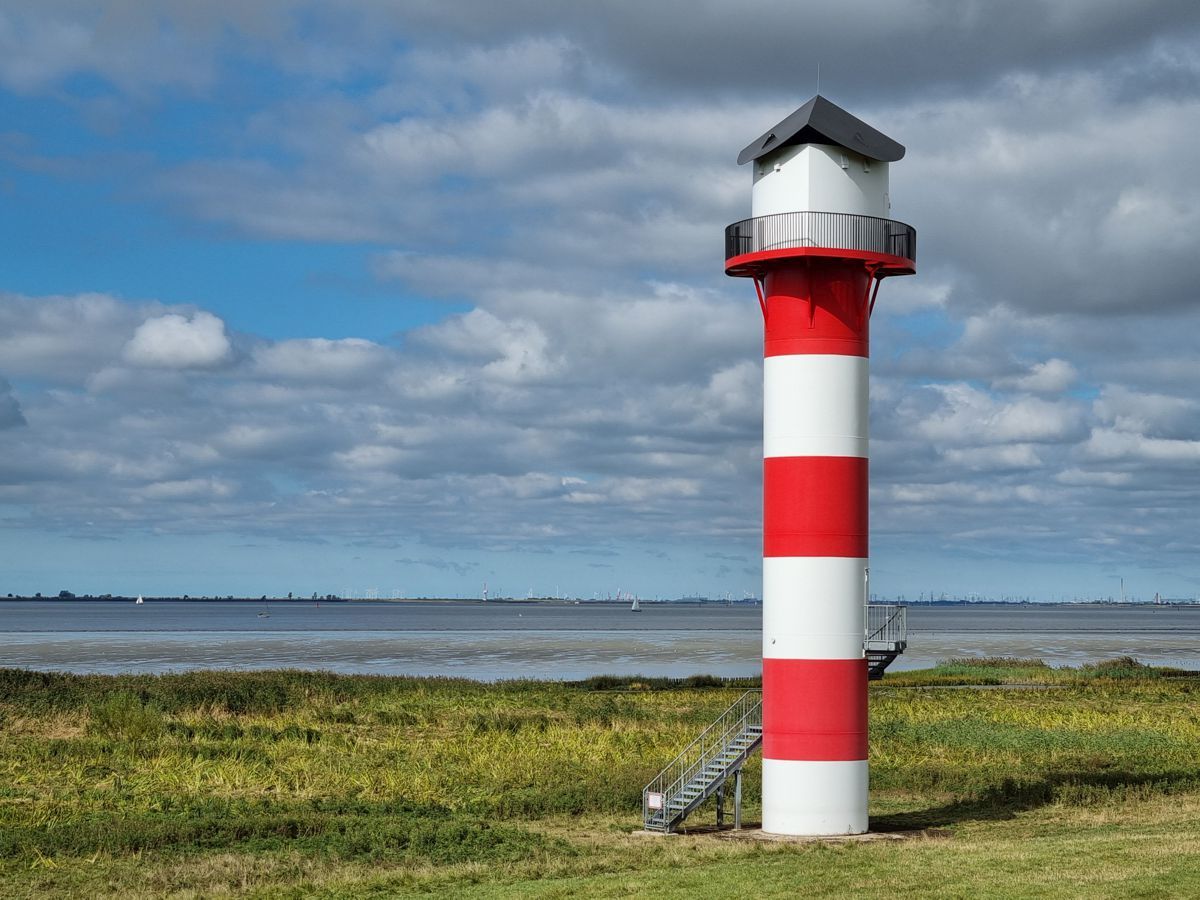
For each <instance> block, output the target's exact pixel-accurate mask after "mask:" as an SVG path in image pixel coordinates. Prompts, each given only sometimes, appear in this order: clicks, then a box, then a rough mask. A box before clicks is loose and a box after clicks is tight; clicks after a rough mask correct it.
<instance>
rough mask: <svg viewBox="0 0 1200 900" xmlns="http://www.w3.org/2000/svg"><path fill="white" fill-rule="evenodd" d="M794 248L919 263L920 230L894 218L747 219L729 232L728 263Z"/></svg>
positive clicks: (808, 214) (801, 215) (810, 215)
mask: <svg viewBox="0 0 1200 900" xmlns="http://www.w3.org/2000/svg"><path fill="white" fill-rule="evenodd" d="M793 247H824V248H827V249H831V250H863V251H866V252H868V253H880V254H886V255H888V256H898V257H900V258H901V259H906V260H909V261H911V262H915V261H916V258H917V230H916V229H915V228H913V227H912V226H911V225H905V224H904V223H903V222H896V221H893V220H892V219H880V218H877V217H875V216H859V215H855V214H854V213H833V212H812V211H804V212H789V213H776V214H775V215H773V216H759V217H758V218H756V219H743V220H742V221H740V222H734V223H733V224H732V225H730V226H729V227H728V228H726V229H725V259H726V260H730V259H733V257H735V256H743V255H745V254H747V253H762V252H764V251H767V250H786V249H790V248H793Z"/></svg>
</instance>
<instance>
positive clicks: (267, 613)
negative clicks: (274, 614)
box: [258, 597, 271, 619]
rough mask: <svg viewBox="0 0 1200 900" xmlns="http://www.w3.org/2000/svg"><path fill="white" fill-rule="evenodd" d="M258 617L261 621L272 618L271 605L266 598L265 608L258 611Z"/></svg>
mask: <svg viewBox="0 0 1200 900" xmlns="http://www.w3.org/2000/svg"><path fill="white" fill-rule="evenodd" d="M258 617H259V618H260V619H269V618H271V604H270V603H268V602H267V598H266V597H263V608H262V609H260V610H259V611H258Z"/></svg>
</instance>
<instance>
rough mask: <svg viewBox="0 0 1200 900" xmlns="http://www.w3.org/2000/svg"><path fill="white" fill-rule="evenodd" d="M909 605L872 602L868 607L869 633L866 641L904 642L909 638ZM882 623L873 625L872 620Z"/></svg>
mask: <svg viewBox="0 0 1200 900" xmlns="http://www.w3.org/2000/svg"><path fill="white" fill-rule="evenodd" d="M907 613H908V607H906V606H895V605H892V604H883V603H872V604H870V605H869V606H868V607H867V634H866V639H865V643H868V644H869V643H870V642H871V641H883V642H886V643H891V644H903V643H905V642H906V641H907V640H908V616H907ZM881 618H882V619H883V622H882V623H881V624H878V625H877V626H876V627H872V624H873V622H872V620H874V622H878V621H879V619H881Z"/></svg>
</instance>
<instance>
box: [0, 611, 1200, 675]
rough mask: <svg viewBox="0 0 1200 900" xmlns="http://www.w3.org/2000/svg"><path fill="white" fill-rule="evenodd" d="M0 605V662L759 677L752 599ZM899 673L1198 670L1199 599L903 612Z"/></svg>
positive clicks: (757, 622)
mask: <svg viewBox="0 0 1200 900" xmlns="http://www.w3.org/2000/svg"><path fill="white" fill-rule="evenodd" d="M262 610H263V607H262V606H260V605H257V604H253V603H208V602H204V603H198V602H192V603H178V602H155V601H147V602H146V603H145V604H144V605H142V606H135V605H134V604H133V603H132V602H124V603H100V602H83V601H74V602H72V601H57V600H43V601H12V602H0V666H18V667H23V668H33V669H43V670H58V671H70V672H101V673H115V672H170V671H184V670H188V669H272V668H299V669H327V670H331V671H334V672H346V673H351V672H358V673H368V674H380V675H383V674H386V675H396V674H408V675H449V676H461V677H467V678H477V679H484V680H496V679H504V678H563V679H574V678H585V677H587V676H590V675H599V674H618V675H631V674H643V675H651V676H684V675H694V674H702V673H709V674H715V675H726V676H734V675H755V674H758V672H759V671H760V665H761V663H760V657H759V652H760V637H761V629H762V611H761V609H760V608H758V607H738V606H734V607H728V608H726V607H711V608H709V607H664V606H654V605H649V606H645V605H644V606H643V611H642V612H640V613H632V612H630V611H629V609H628V607H624V606H596V605H587V604H582V605H579V606H558V605H532V604H500V603H492V604H488V605H486V606H485V605H483V604H479V603H465V604H453V603H421V602H410V603H383V602H379V603H323V604H321V605H320V606H316V605H314V604H312V603H276V604H272V605H271V606H270V608H269V610H268V611H269V613H270V615H269V617H266V618H262V617H259V615H258V614H259V612H260V611H262ZM908 616H909V619H908V622H909V649H908V651H907V652H906V653H905V654H904V655H903V656H902V657H900V659H898V660H897V661H896V662H895V663H894V664H893V667H892V668H893V670H902V669H914V668H925V667H928V666H931V665H933V664H934V663H936V662H937V661H938V660H940V659H945V658H947V657H951V656H1028V657H1039V658H1042V659H1045V660H1046V661H1047V662H1048V663H1050V664H1052V665H1079V664H1081V663H1085V662H1093V661H1096V660H1100V659H1110V658H1112V657H1114V656H1122V655H1130V656H1134V657H1136V658H1137V659H1140V660H1142V661H1143V662H1147V663H1154V664H1158V665H1173V666H1182V667H1185V668H1200V607H1186V608H1174V607H1150V606H1147V607H1138V608H1115V607H1059V606H1006V607H985V606H971V607H939V608H918V609H910V610H909V613H908Z"/></svg>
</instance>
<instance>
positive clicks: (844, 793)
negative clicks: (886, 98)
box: [725, 96, 916, 835]
mask: <svg viewBox="0 0 1200 900" xmlns="http://www.w3.org/2000/svg"><path fill="white" fill-rule="evenodd" d="M903 155H904V148H903V147H902V146H900V145H899V144H897V143H896V142H895V141H893V140H891V139H890V138H888V137H887V136H885V135H883V134H881V133H880V132H878V131H876V130H875V129H873V128H871V127H870V126H869V125H867V124H866V123H865V122H862V121H861V120H859V119H857V118H855V117H854V116H852V115H850V114H849V113H848V112H846V111H845V110H843V109H841V108H840V107H838V106H835V105H834V104H833V103H830V102H829V101H828V100H826V99H825V98H824V97H821V96H817V97H814V98H813V99H812V100H810V101H808V103H806V104H804V106H802V107H800V108H799V109H798V110H796V111H795V112H794V113H792V114H791V115H790V116H788V117H787V118H786V119H784V120H783V121H782V122H780V123H779V124H778V125H776V126H775V127H774V128H772V129H771V130H770V131H768V132H766V133H765V134H764V135H762V136H761V137H759V138H758V139H757V140H756V141H754V142H753V143H752V144H750V145H749V146H748V147H746V149H745V150H743V151H742V153H741V155H740V156H739V157H738V163H739V164H742V163H746V162H751V163H753V166H754V193H753V203H752V212H753V217H752V218H750V219H747V220H745V221H742V222H737V223H735V224H733V225H731V226H729V228H728V229H726V252H725V256H726V262H725V270H726V273H727V274H729V275H735V276H742V277H750V278H753V279H754V284H755V287H756V289H757V291H758V299H759V304H760V306H761V307H762V313H763V318H764V322H765V330H764V334H765V339H764V342H763V355H764V361H763V379H764V396H763V593H762V600H763V745H762V756H763V772H762V794H763V830H765V831H768V832H774V833H777V834H805V835H821V834H858V833H861V832H864V831H866V830H867V663H866V659H865V657H864V653H863V638H864V627H865V616H866V602H867V596H868V590H867V575H868V553H867V457H868V448H867V379H868V369H867V357H868V326H869V323H870V317H871V310H872V308H873V307H874V304H875V296H876V294H877V292H878V289H879V283H880V281H881V280H882V279H883V278H885V277H887V276H890V275H910V274H912V273H913V272H914V271H915V255H916V254H915V245H916V233H915V232H914V231H913V229H912V228H910V227H909V226H907V225H905V224H903V223H901V222H894V221H892V220H890V219H889V218H888V214H889V212H890V201H889V198H888V163H890V162H894V161H896V160H898V159H900V158H901V157H902V156H903Z"/></svg>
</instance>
